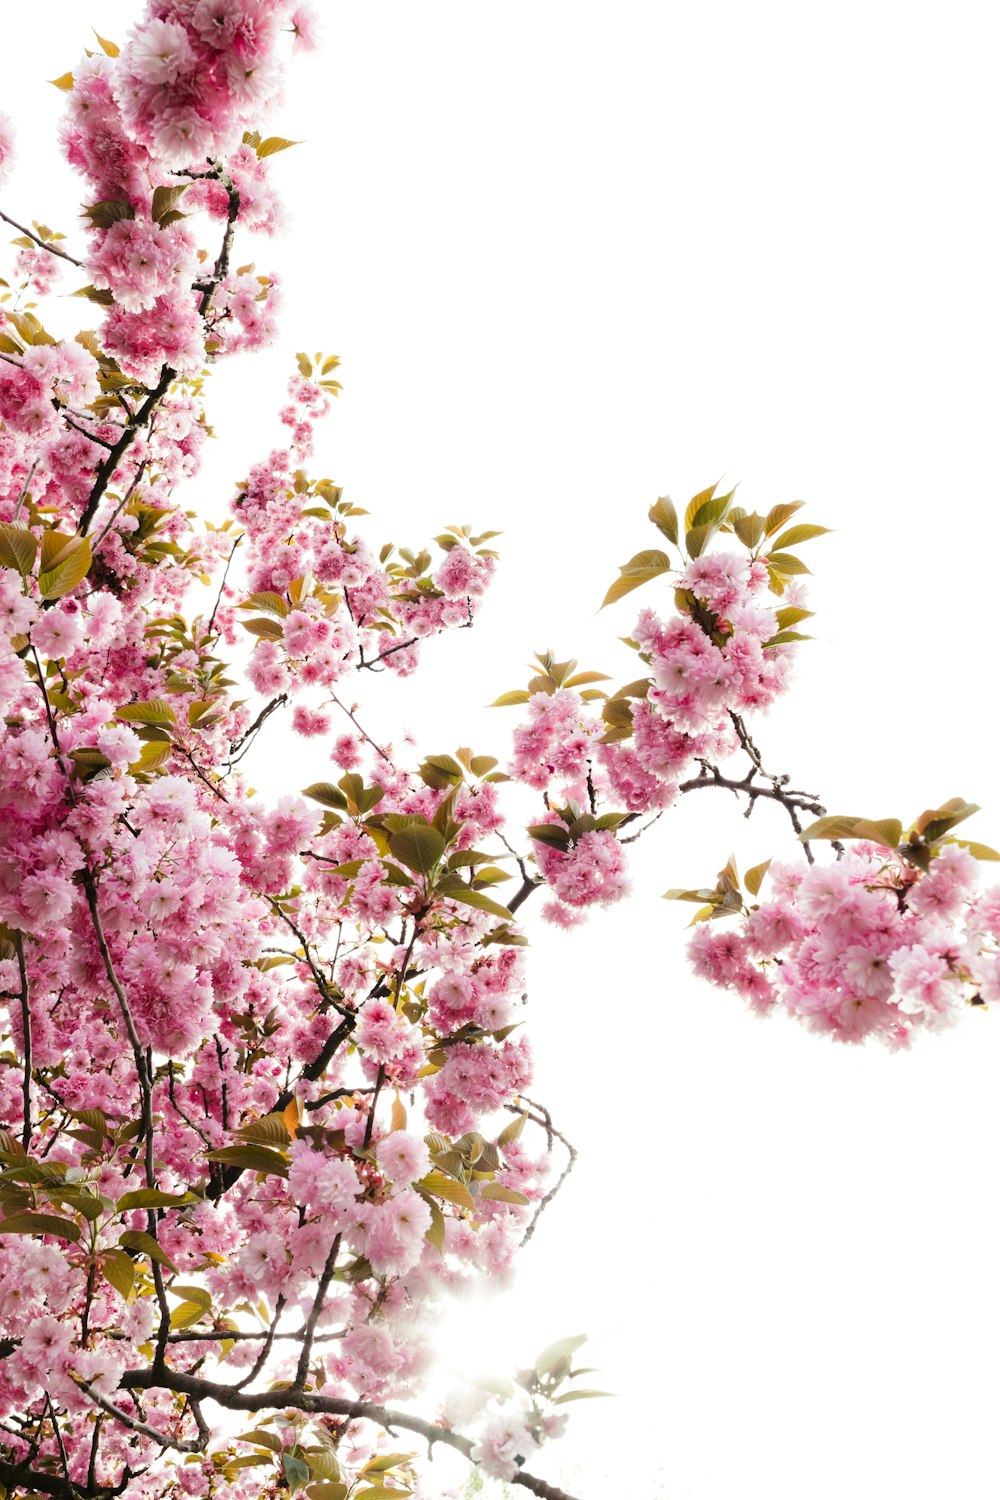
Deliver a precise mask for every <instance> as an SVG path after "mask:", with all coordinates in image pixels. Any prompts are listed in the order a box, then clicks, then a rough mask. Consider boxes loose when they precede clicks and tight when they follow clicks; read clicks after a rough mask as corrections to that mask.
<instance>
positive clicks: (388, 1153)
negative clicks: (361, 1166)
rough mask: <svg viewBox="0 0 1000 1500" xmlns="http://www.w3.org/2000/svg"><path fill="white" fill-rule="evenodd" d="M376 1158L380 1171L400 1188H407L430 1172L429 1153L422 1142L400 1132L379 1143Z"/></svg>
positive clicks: (395, 1132)
mask: <svg viewBox="0 0 1000 1500" xmlns="http://www.w3.org/2000/svg"><path fill="white" fill-rule="evenodd" d="M377 1156H378V1163H379V1166H380V1167H381V1168H382V1171H383V1172H384V1173H385V1174H386V1176H387V1177H390V1178H391V1179H392V1181H393V1182H395V1183H397V1184H398V1185H399V1186H401V1187H408V1186H409V1184H410V1183H411V1182H416V1180H417V1178H418V1177H423V1176H424V1175H425V1173H427V1172H429V1171H430V1165H431V1158H430V1152H429V1151H428V1149H427V1147H426V1145H425V1144H424V1142H423V1141H422V1140H420V1139H419V1138H418V1137H417V1136H413V1135H406V1134H404V1132H403V1131H401V1130H395V1131H393V1133H392V1135H387V1136H386V1137H385V1139H384V1140H382V1141H380V1142H379V1144H378V1151H377Z"/></svg>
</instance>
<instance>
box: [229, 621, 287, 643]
mask: <svg viewBox="0 0 1000 1500" xmlns="http://www.w3.org/2000/svg"><path fill="white" fill-rule="evenodd" d="M240 624H241V625H242V626H243V629H244V630H246V631H249V633H250V635H255V636H257V637H258V638H259V639H260V640H262V641H280V640H283V639H284V636H285V627H284V625H282V623H281V621H280V620H269V619H268V618H267V616H266V615H261V616H260V617H259V619H256V620H241V621H240Z"/></svg>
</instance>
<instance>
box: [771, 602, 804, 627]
mask: <svg viewBox="0 0 1000 1500" xmlns="http://www.w3.org/2000/svg"><path fill="white" fill-rule="evenodd" d="M812 613H813V611H812V610H811V609H795V608H794V607H793V606H792V605H791V604H786V605H785V607H784V608H783V609H779V610H778V611H777V612H776V614H775V619H776V620H777V622H778V629H779V630H787V629H789V627H790V626H792V625H799V624H801V622H802V621H803V620H809V619H811V618H812Z"/></svg>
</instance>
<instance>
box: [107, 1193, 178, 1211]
mask: <svg viewBox="0 0 1000 1500" xmlns="http://www.w3.org/2000/svg"><path fill="white" fill-rule="evenodd" d="M183 1202H184V1195H183V1194H182V1193H181V1194H178V1193H161V1192H160V1190H159V1188H137V1189H136V1191H135V1192H132V1193H123V1194H122V1196H121V1197H120V1198H119V1199H118V1202H117V1203H116V1204H115V1209H116V1210H117V1212H118V1213H124V1212H125V1210H126V1209H129V1208H176V1206H177V1204H178V1203H183Z"/></svg>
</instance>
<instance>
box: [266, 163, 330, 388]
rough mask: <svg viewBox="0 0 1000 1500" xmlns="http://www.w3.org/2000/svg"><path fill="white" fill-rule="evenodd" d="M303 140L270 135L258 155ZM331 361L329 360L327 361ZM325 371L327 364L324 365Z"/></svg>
mask: <svg viewBox="0 0 1000 1500" xmlns="http://www.w3.org/2000/svg"><path fill="white" fill-rule="evenodd" d="M301 145H302V142H301V141H286V140H285V138H284V137H283V136H280V135H269V136H268V137H267V139H266V140H263V141H261V143H260V145H259V146H258V147H257V155H258V157H259V158H260V159H261V160H262V161H263V159H264V157H265V156H274V155H275V154H276V153H277V152H278V151H287V150H288V148H289V147H290V146H301ZM327 363H329V361H328V362H327ZM323 368H324V371H325V369H326V365H324V367H323Z"/></svg>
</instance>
